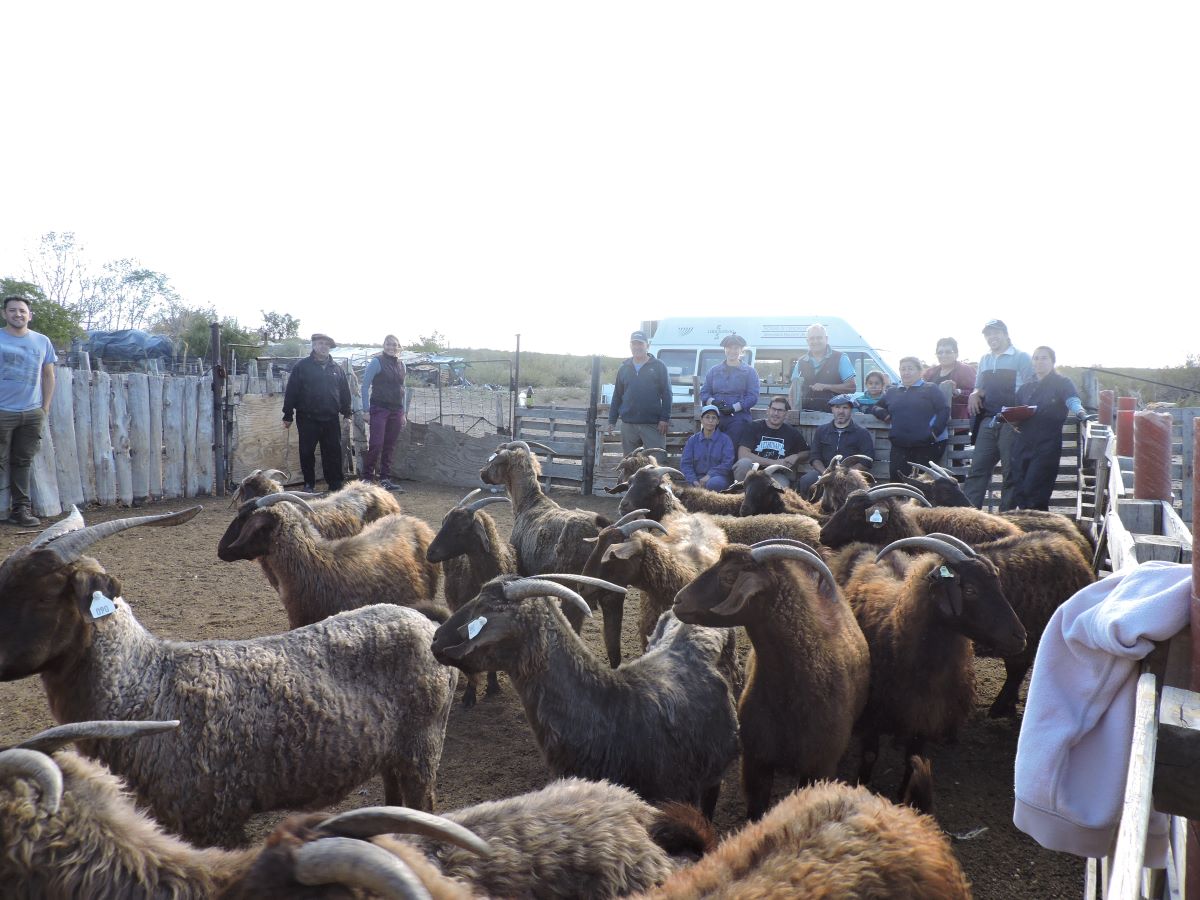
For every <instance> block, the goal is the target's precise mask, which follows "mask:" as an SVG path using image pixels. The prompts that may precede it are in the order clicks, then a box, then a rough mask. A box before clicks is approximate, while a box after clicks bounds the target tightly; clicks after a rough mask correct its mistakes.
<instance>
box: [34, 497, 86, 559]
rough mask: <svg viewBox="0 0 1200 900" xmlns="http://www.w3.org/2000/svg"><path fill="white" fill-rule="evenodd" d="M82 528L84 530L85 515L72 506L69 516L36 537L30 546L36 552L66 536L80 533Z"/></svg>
mask: <svg viewBox="0 0 1200 900" xmlns="http://www.w3.org/2000/svg"><path fill="white" fill-rule="evenodd" d="M81 528H83V515H82V514H81V513H80V512H79V507H77V506H72V507H71V512H70V513H69V514H67V515H66V516H64V517H63V518H61V519H59V520H58V521H57V522H55V523H54V524H53V525H51V526H50V527H49V528H47V529H46V530H45V531H43V532H42V533H41V534H39V535H38V536H37V537H35V538H34V539H33V543H31V544H30V545H29V546H30V547H32V548H33V549H35V550H36V549H37V548H38V547H42V546H45V545H46V544H48V543H50V542H51V541H54V540H57V539H58V538H60V537H62V536H63V535H64V534H67V533H69V532H72V531H78V530H79V529H81Z"/></svg>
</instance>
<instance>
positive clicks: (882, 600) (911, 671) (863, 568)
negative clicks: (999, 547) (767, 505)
mask: <svg viewBox="0 0 1200 900" xmlns="http://www.w3.org/2000/svg"><path fill="white" fill-rule="evenodd" d="M907 548H912V549H917V550H927V551H932V553H931V554H928V555H923V556H920V557H918V558H917V559H916V560H914V561H913V562H912V563H911V564H910V565H909V567H908V569H907V572H906V574H905V576H904V578H903V579H901V578H898V577H897V576H896V572H895V570H894V569H892V568H891V567H890V566H887V565H886V564H881V563H877V562H871V561H867V560H863V561H860V562H859V564H858V565H857V566H856V567H855V568H854V570H853V571H852V572H851V573H850V578H849V580H848V581H847V583H846V587H845V591H846V599H847V600H849V601H850V605H851V606H852V607H853V608H854V614H855V616H856V617H857V619H858V624H859V625H860V626H861V627H862V631H863V634H864V635H865V636H866V639H867V643H868V644H869V645H870V647H871V695H870V700H869V701H868V702H867V707H866V709H865V710H864V711H863V714H862V717H861V719H860V720H859V723H858V730H859V732H860V733H861V735H862V742H863V752H862V763H861V766H860V768H859V781H860V783H864V784H865V783H867V782H869V781H870V779H871V771H872V769H873V768H874V766H875V761H876V759H877V758H878V756H879V738H880V736H881V735H884V734H892V735H895V736H896V737H897V738H898V739H900V740H903V741H905V742H906V749H905V753H904V755H905V759H906V760H908V759H909V758H910V757H912V756H921V755H923V751H924V745H925V742H926V741H927V740H948V739H951V738H953V737H954V736H955V735H956V734H957V732H958V728H959V726H960V725H961V724H962V723H963V722H964V721H965V720H966V718H967V716H968V715H969V714H970V711H971V709H972V707H973V705H974V699H975V668H974V665H973V658H974V656H973V652H972V648H971V641H972V640H976V641H986V642H988V643H989V644H991V645H992V646H995V647H996V648H997V649H999V650H1000V651H1001V652H1002V653H1007V654H1016V653H1020V652H1021V650H1023V649H1024V647H1025V629H1024V627H1023V626H1022V625H1021V622H1020V620H1019V619H1018V618H1017V615H1016V613H1014V612H1013V609H1012V607H1011V606H1009V604H1008V601H1007V600H1006V599H1005V597H1004V593H1003V591H1002V590H1001V586H1000V576H999V574H998V573H997V571H996V567H995V566H994V565H992V563H991V562H989V561H988V560H987V559H986V558H983V557H980V556H976V555H973V551H972V554H968V553H967V552H964V551H963V550H962V549H960V545H958V544H951V543H947V542H946V541H944V540H940V539H937V538H933V537H930V536H921V537H909V538H903V539H901V540H898V541H895V542H893V543H890V544H888V545H887V546H886V547H884V548H883V549H882V550H880V551H879V555H878V556H879V557H884V556H886V555H887V554H889V553H891V552H893V551H895V550H901V549H907ZM967 549H968V550H969V549H970V548H967ZM933 554H936V555H933ZM877 558H878V557H877ZM912 772H913V769H912V766H911V764H907V765H906V768H905V774H904V780H903V782H902V784H901V786H900V794H901V796H903V795H904V794H905V792H906V790H907V788H908V782H909V780H910V778H911V777H912Z"/></svg>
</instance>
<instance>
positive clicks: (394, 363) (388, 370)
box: [362, 334, 405, 493]
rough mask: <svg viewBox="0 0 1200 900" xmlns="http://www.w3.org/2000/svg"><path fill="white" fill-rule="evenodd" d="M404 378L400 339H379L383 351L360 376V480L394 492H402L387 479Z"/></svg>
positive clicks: (397, 433)
mask: <svg viewBox="0 0 1200 900" xmlns="http://www.w3.org/2000/svg"><path fill="white" fill-rule="evenodd" d="M404 375H405V369H404V362H403V361H402V360H401V359H400V339H399V338H397V337H396V336H395V335H394V334H389V335H388V336H387V337H385V338H384V339H383V352H382V353H379V354H376V355H375V356H373V357H372V358H371V361H370V362H369V363H367V368H366V371H364V372H363V376H362V405H363V409H364V410H366V411H367V416H368V422H369V423H370V443H369V444H368V446H367V454H366V456H365V457H364V458H363V478H365V479H366V480H367V481H378V482H379V484H380V485H382V486H383V487H384V488H387V490H389V491H396V492H398V493H403V491H401V489H400V488H399V487H397V486H396V485H394V484H392V482H391V478H390V476H391V467H392V456H393V455H394V454H395V452H396V441H397V440H398V439H399V437H400V430H401V429H402V428H403V427H404V425H405V417H404Z"/></svg>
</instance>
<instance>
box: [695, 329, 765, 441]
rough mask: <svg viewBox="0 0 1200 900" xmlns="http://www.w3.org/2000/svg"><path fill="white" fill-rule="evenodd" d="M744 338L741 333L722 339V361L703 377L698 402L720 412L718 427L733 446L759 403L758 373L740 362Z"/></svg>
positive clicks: (744, 342)
mask: <svg viewBox="0 0 1200 900" xmlns="http://www.w3.org/2000/svg"><path fill="white" fill-rule="evenodd" d="M745 346H746V339H745V338H744V337H742V336H741V335H740V334H727V335H725V337H724V338H722V339H721V347H722V348H723V349H724V350H725V361H724V362H720V363H717V364H716V365H715V366H713V367H712V368H711V369H709V370H708V372H707V373H706V374H705V376H704V386H703V387H702V388H700V402H701V403H704V404H705V405H707V404H710V403H711V404H712V405H713V406H715V407H716V408H717V410H718V411H719V412H720V413H721V422H720V425H719V426H718V427H719V428H720V429H721V431H723V432H724V433H725V434H727V435H729V439H730V440H731V441H733V446H735V447H736V446H737V445H738V441H740V440H741V437H742V429H743V428H745V427H746V425H748V424H749V422H750V410H751V409H753V408H754V404H755V403H757V402H758V373H757V372H755V371H754V369H752V368H751V367H750V366H748V365H746V364H745V363H744V362H742V350H743V348H744V347H745Z"/></svg>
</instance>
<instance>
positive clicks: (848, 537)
mask: <svg viewBox="0 0 1200 900" xmlns="http://www.w3.org/2000/svg"><path fill="white" fill-rule="evenodd" d="M907 500H915V501H916V502H917V503H918V504H920V506H912V505H911V504H909V503H908V502H906V501H907ZM923 507H924V508H923ZM933 531H938V532H942V533H944V534H952V535H954V536H955V537H957V538H959V539H960V540H964V541H966V542H967V543H968V544H975V543H979V542H982V541H990V540H996V539H997V538H1002V537H1008V536H1010V535H1014V534H1018V533H1020V529H1019V528H1017V526H1015V525H1013V524H1012V523H1011V522H1008V521H1005V520H1004V519H1001V518H1000V517H999V516H993V515H991V514H989V513H985V512H980V511H979V510H977V509H959V508H929V501H928V500H926V499H925V497H924V496H923V495H922V494H921V493H920V492H919V491H915V490H913V489H912V488H910V487H908V486H907V485H903V484H881V485H877V486H876V487H873V488H871V489H870V490H866V491H854V492H853V493H851V494H850V495H849V496H848V497H847V498H846V502H845V503H844V504H843V505H842V507H841V508H840V509H838V510H837V512H835V513H834V514H833V515H832V516H830V517H829V518H828V519H827V520H826V522H825V524H824V525H823V526H822V527H821V543H822V544H824V545H825V546H827V547H843V546H845V545H846V544H849V543H852V542H854V541H864V542H865V543H868V544H890V543H892V542H893V541H898V540H900V539H901V538H906V537H916V536H917V535H921V534H929V533H930V532H933Z"/></svg>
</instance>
